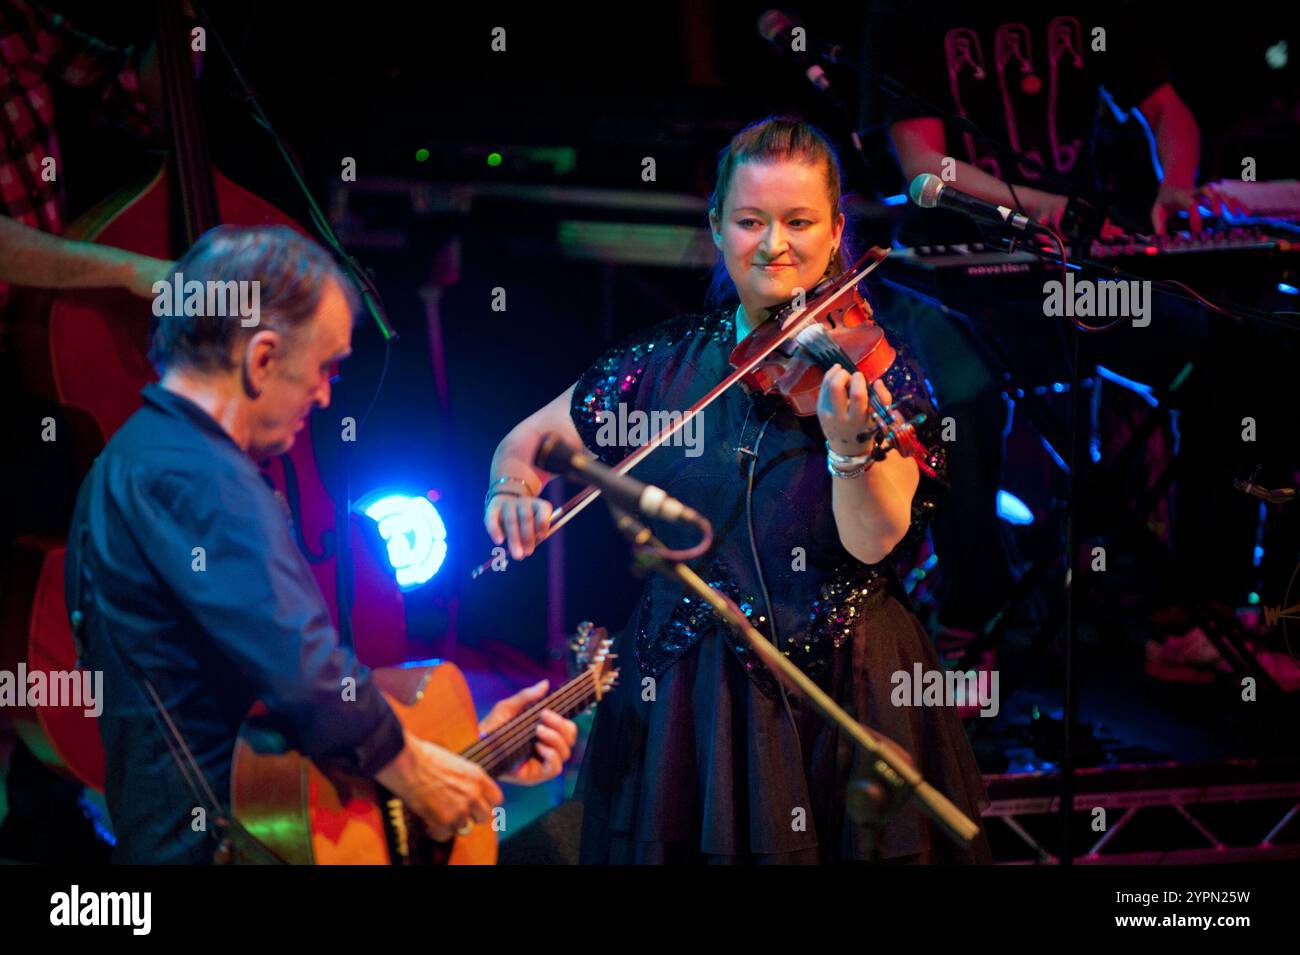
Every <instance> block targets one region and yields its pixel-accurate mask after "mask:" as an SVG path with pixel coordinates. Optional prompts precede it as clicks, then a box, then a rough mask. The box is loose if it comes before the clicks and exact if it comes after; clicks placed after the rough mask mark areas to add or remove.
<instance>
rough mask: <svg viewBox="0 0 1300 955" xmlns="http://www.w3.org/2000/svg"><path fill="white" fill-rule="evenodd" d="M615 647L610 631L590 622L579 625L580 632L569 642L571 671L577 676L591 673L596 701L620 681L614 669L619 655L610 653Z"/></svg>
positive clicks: (586, 621)
mask: <svg viewBox="0 0 1300 955" xmlns="http://www.w3.org/2000/svg"><path fill="white" fill-rule="evenodd" d="M613 646H614V641H613V640H612V639H611V638H610V636H609V631H607V630H606V629H605V628H604V627H597V626H596V625H595V624H593V623H592V622H591V621H590V620H584V621H583V622H582V623H580V624H578V632H577V633H576V634H575V635H574V636H573V638H572V639H570V640H569V650H570V652H571V653H572V655H573V656H572V659H571V661H570V669H571V671H572V672H573V673H575V674H576V673H581V672H582V671H583V670H587V671H590V672H591V674H592V676H593V678H594V684H593V685H594V687H595V694H596V700H599V699H600V698H601V697H602V696H604V694H605V692H606V691H607V690H609V689H610V687H612V686H613V685H614V681H615V680H617V679H618V670H616V669H615V668H614V660H615V659H617V657H618V655H617V654H615V653H611V652H610V650H611V648H612V647H613Z"/></svg>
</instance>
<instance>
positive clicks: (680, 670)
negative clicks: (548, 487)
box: [484, 118, 988, 863]
mask: <svg viewBox="0 0 1300 955" xmlns="http://www.w3.org/2000/svg"><path fill="white" fill-rule="evenodd" d="M709 225H710V227H711V230H712V234H713V241H714V244H715V245H716V246H717V248H718V250H719V252H720V256H719V263H718V266H717V268H716V269H715V281H714V292H713V294H712V296H711V297H712V298H713V300H714V301H715V302H716V303H717V307H715V308H713V309H712V310H711V311H708V312H706V313H705V314H702V315H685V316H679V317H677V318H674V319H671V320H669V321H666V322H664V323H662V324H660V325H658V326H656V327H653V328H651V329H648V330H646V331H644V332H642V333H640V334H637V335H636V336H634V337H633V338H632V340H630V341H627V342H624V343H623V344H621V345H619V346H617V347H615V348H613V349H611V350H609V351H608V352H606V353H605V354H604V355H603V356H601V357H600V358H599V359H598V360H597V361H596V363H595V364H594V365H592V366H591V368H589V369H588V370H587V371H586V373H584V374H583V375H582V377H581V378H580V379H579V380H578V381H577V383H576V384H574V385H573V386H572V387H571V388H569V389H568V390H567V391H565V392H564V393H563V394H561V395H560V396H558V397H557V398H556V399H555V400H554V401H552V402H550V403H549V404H548V405H546V406H545V407H544V408H542V409H540V410H538V411H537V412H535V413H534V414H532V415H530V416H529V417H528V418H526V419H524V420H523V421H522V422H520V423H519V424H518V425H517V426H516V427H515V428H514V429H512V430H511V431H510V433H509V434H507V435H506V437H505V438H504V440H502V442H501V444H500V445H499V446H498V448H497V451H496V454H495V455H494V457H493V460H492V471H491V476H490V485H489V491H488V494H489V497H488V500H487V507H486V514H485V519H484V520H485V524H486V526H487V530H488V533H489V535H490V536H491V537H492V540H493V541H494V542H495V543H497V544H498V545H501V544H505V545H506V546H508V548H509V552H510V554H511V556H512V557H513V558H515V559H521V558H523V557H526V556H528V555H529V554H531V553H532V552H533V550H534V549H535V548H536V546H537V543H538V539H539V537H540V536H541V535H543V534H544V533H545V532H546V529H547V527H548V522H549V518H550V513H551V508H550V505H549V503H548V502H547V501H545V500H543V499H542V498H541V497H539V494H540V491H541V488H542V486H543V485H544V484H545V483H546V482H547V481H549V480H550V479H551V478H552V477H553V475H551V474H548V473H546V472H543V471H540V470H539V469H538V468H536V467H535V466H534V465H533V463H532V462H533V460H534V457H535V454H536V451H537V447H538V444H539V443H540V441H541V438H542V436H543V435H544V434H545V433H546V432H548V431H551V432H556V433H558V434H560V435H561V436H563V437H565V438H566V439H567V440H568V441H569V442H570V443H571V444H573V445H575V446H576V445H578V444H582V445H585V446H586V447H587V448H588V449H589V450H590V451H591V452H592V453H593V454H596V455H598V456H599V458H600V459H601V460H602V461H604V462H605V463H606V464H609V465H614V464H617V463H618V462H619V461H620V460H622V459H623V458H624V457H626V456H627V455H628V454H629V453H631V452H632V451H633V450H635V448H632V447H625V446H622V445H619V444H617V443H614V441H615V440H617V439H619V438H620V437H622V438H624V439H626V437H627V436H626V435H621V436H620V435H619V434H618V433H617V432H618V429H614V428H609V427H605V428H602V427H601V425H602V423H603V422H606V421H608V420H609V416H611V415H612V416H614V418H615V420H618V419H619V411H620V409H619V405H620V404H623V405H625V408H624V409H623V410H624V413H625V414H626V413H628V412H632V411H641V412H645V413H646V416H647V418H649V419H650V420H654V419H653V413H654V412H656V411H659V412H665V411H674V410H677V411H680V410H683V409H685V408H688V407H690V406H691V405H692V403H693V402H695V401H696V400H697V399H698V398H699V397H700V396H701V395H703V394H705V393H706V392H707V391H708V390H709V389H710V388H712V387H713V386H714V385H716V384H717V383H718V382H719V381H720V380H721V379H722V378H724V377H725V376H726V375H727V374H728V373H729V372H730V371H731V370H732V368H731V365H730V362H729V358H730V356H731V353H732V350H733V349H734V348H735V346H736V345H737V343H738V342H740V341H741V340H742V339H744V338H745V337H746V336H747V335H748V334H750V333H751V332H753V331H754V330H755V329H757V328H758V327H759V326H761V325H762V324H763V322H764V321H765V320H766V319H767V318H768V317H769V310H771V309H773V308H774V307H776V306H779V305H781V304H783V303H785V302H787V301H789V300H790V299H791V297H792V296H794V295H795V294H796V292H797V291H798V290H801V289H802V290H811V289H813V287H814V286H816V285H817V284H818V283H819V282H820V281H822V279H823V278H825V277H827V276H833V275H836V274H838V273H841V272H843V271H844V270H845V268H846V262H848V261H851V260H850V259H848V257H847V255H846V250H845V248H844V238H845V236H844V214H843V212H842V211H841V175H840V166H839V161H838V158H837V157H836V155H835V152H834V149H833V147H832V146H831V145H830V143H829V142H828V141H827V140H826V138H825V136H824V135H823V134H822V133H821V132H819V131H818V130H816V129H815V128H813V127H812V126H810V125H807V124H805V123H803V122H800V121H798V120H793V119H785V118H769V119H767V120H764V121H762V122H759V123H756V124H754V125H752V126H750V127H748V128H746V129H744V130H742V131H741V132H740V133H738V134H737V135H736V136H735V138H734V139H733V140H732V141H731V143H730V145H729V146H728V147H727V148H726V149H725V150H723V152H722V153H721V154H720V156H719V162H718V170H717V188H716V190H715V192H714V195H713V197H712V201H711V203H710V212H709ZM810 297H811V296H810ZM872 387H874V388H876V389H877V392H876V393H877V394H878V395H879V396H880V397H881V398H882V399H883V400H884V401H885V402H886V403H891V402H897V403H898V405H899V407H900V409H901V410H902V411H903V412H904V413H905V414H906V415H908V416H909V417H912V416H915V415H917V414H920V413H923V414H925V415H926V418H925V420H924V421H923V422H922V423H920V424H918V425H917V428H916V436H917V437H918V438H919V439H920V441H921V443H922V444H923V445H924V446H925V447H926V448H928V449H929V450H928V451H926V452H925V459H924V464H925V469H924V470H925V471H928V472H929V474H926V473H923V469H922V468H919V467H918V462H917V460H916V459H915V457H906V456H904V455H902V454H900V453H899V451H898V450H893V449H891V450H888V452H887V453H885V454H883V455H881V454H877V455H875V456H872V454H871V452H872V450H873V449H874V448H876V447H877V445H876V444H875V442H874V439H873V436H874V435H875V434H876V433H877V430H878V427H877V426H878V425H879V423H880V420H879V418H878V417H876V416H874V415H873V414H872V411H871V408H870V406H869V401H868V399H869V392H868V388H872ZM699 427H700V429H701V433H702V436H703V440H702V441H699V442H691V444H690V445H689V446H686V447H673V446H671V445H665V446H664V447H661V448H658V449H657V450H655V451H654V452H653V453H652V454H651V455H650V456H649V457H648V458H647V459H646V460H645V461H643V462H642V463H641V464H639V465H638V466H637V468H636V471H635V476H636V477H638V478H639V479H641V480H644V481H648V482H650V483H653V484H657V485H659V486H660V487H662V488H664V490H666V491H667V492H668V493H669V494H671V495H672V496H674V497H676V498H677V499H678V500H681V501H683V502H684V503H686V504H688V505H689V506H691V507H693V508H695V509H696V510H697V511H699V512H701V513H703V514H704V515H705V516H706V517H708V518H709V520H710V521H712V523H713V526H714V530H715V533H716V538H715V542H714V546H713V548H712V550H711V551H709V553H708V554H706V555H705V556H704V557H702V558H700V559H699V560H697V561H695V562H694V566H695V569H696V570H697V571H699V572H700V573H701V575H702V576H703V577H704V578H705V579H706V580H707V581H708V582H709V583H710V584H712V585H714V586H715V587H717V588H719V589H721V590H722V591H723V592H725V593H726V594H728V595H729V596H730V597H731V598H732V599H733V600H735V602H736V603H737V604H738V605H739V606H740V608H741V609H742V610H743V611H744V612H745V614H746V615H747V616H748V617H749V619H750V621H751V623H753V625H754V626H755V627H756V628H757V629H758V630H759V631H760V632H761V633H762V634H763V635H764V636H765V637H767V638H768V639H770V640H772V641H773V642H774V643H775V644H776V646H777V647H778V648H779V649H780V650H782V652H784V653H785V654H786V655H787V656H788V657H789V658H790V659H791V660H792V661H793V662H794V663H795V664H796V665H798V666H799V667H800V668H802V669H803V670H804V671H805V672H806V673H807V674H808V675H809V676H811V677H812V678H813V679H814V680H816V681H817V682H818V683H819V684H820V685H821V686H822V687H823V688H824V689H826V690H827V692H829V693H830V694H831V695H832V696H833V697H834V698H835V699H836V700H837V701H838V702H839V703H840V705H841V706H843V707H844V708H845V709H846V710H848V712H849V713H850V714H852V715H853V716H854V717H855V718H856V719H857V720H858V721H859V722H861V723H863V724H864V725H866V726H867V727H868V728H870V729H873V730H876V731H878V732H880V733H883V734H884V735H885V736H887V737H889V738H890V739H891V740H893V741H894V742H896V743H897V744H899V746H901V747H902V749H903V750H904V751H905V752H906V754H907V755H908V757H909V758H910V759H911V760H912V761H913V763H914V764H915V765H916V767H917V768H918V770H919V771H920V772H921V774H922V775H923V776H924V777H925V778H926V779H927V780H928V781H929V782H930V783H931V784H932V785H934V786H935V787H936V788H937V789H938V790H939V791H940V792H942V793H943V794H944V795H946V796H947V797H948V798H949V799H951V800H952V801H953V802H954V803H955V804H956V805H957V807H958V808H959V809H961V810H962V811H963V812H965V813H966V814H967V815H968V816H970V817H971V818H972V819H975V820H976V821H978V818H979V803H980V801H981V800H982V799H983V798H984V792H983V787H982V783H981V779H980V775H979V770H978V768H977V766H976V764H975V760H974V756H973V754H972V752H971V749H970V745H969V743H968V741H967V739H966V736H965V732H964V730H963V728H962V725H961V722H960V720H959V719H958V717H957V715H956V711H955V709H954V708H953V707H952V706H917V707H913V706H910V705H902V704H905V703H906V704H910V703H911V702H912V697H911V694H910V692H909V693H908V694H906V697H905V698H904V697H903V695H902V694H900V693H897V692H895V685H896V683H897V682H898V680H900V679H901V677H900V678H896V677H895V674H899V673H902V674H905V675H906V677H907V679H908V680H911V679H912V678H913V677H914V670H913V665H914V664H916V663H920V664H921V666H922V668H923V669H924V670H927V671H937V670H939V669H940V664H939V661H938V659H937V657H936V655H935V653H934V651H933V649H932V647H931V645H930V643H929V641H928V639H927V637H926V634H925V631H924V630H923V629H922V627H921V626H920V624H919V622H918V621H917V620H916V618H915V617H914V616H913V615H912V613H911V612H910V610H909V609H908V604H907V597H906V595H905V593H904V590H903V588H902V585H901V582H900V579H899V571H898V569H897V568H896V563H897V562H899V561H902V560H906V559H908V557H909V556H911V555H913V553H914V551H915V545H916V543H917V540H918V538H919V537H920V535H921V534H923V533H924V524H925V523H926V521H927V520H928V519H929V516H930V514H931V512H932V510H933V509H934V507H935V506H936V502H937V500H938V498H939V496H940V495H941V494H942V491H943V481H944V479H945V476H946V467H945V455H944V451H943V446H942V442H941V441H940V440H939V439H938V428H939V423H938V420H937V415H936V414H935V412H934V408H933V407H932V406H931V405H930V400H929V397H928V395H927V394H926V391H925V385H924V379H923V377H922V374H921V372H920V370H919V369H918V368H917V366H916V365H915V363H914V362H913V361H911V360H910V359H909V358H908V357H907V353H906V351H905V350H903V349H900V350H899V352H898V354H897V357H896V358H895V360H894V361H893V363H892V364H891V365H890V367H889V368H888V370H887V371H886V372H885V374H884V375H883V376H881V379H880V380H878V381H877V382H875V383H869V382H868V381H867V379H866V377H864V375H863V374H862V373H861V372H859V371H856V370H854V369H853V368H844V367H842V366H839V365H836V366H835V367H833V368H832V369H831V370H829V371H828V372H826V374H825V377H824V379H823V381H822V384H821V388H820V393H819V395H818V402H817V413H816V415H815V416H804V417H800V416H797V415H796V414H795V413H794V412H793V410H792V409H791V407H790V406H789V405H788V404H787V402H786V401H785V400H784V399H783V398H782V397H781V396H780V395H771V394H761V393H758V392H757V391H750V390H747V389H745V388H742V387H740V386H736V387H732V388H730V389H728V390H727V391H725V392H724V393H723V394H722V395H721V397H719V398H718V400H716V401H715V402H714V403H713V404H711V405H709V406H708V407H707V408H706V409H705V411H704V412H702V421H701V422H700V423H699ZM611 434H613V435H614V438H613V440H611ZM885 447H889V445H886V446H885ZM930 475H933V476H930ZM656 531H657V532H658V533H659V534H660V536H661V537H662V538H663V539H664V542H665V543H666V544H668V545H669V546H674V547H685V546H689V544H691V543H694V541H695V539H697V538H696V536H695V535H696V532H695V531H694V530H693V529H690V530H688V529H680V530H678V527H677V525H673V526H668V527H662V528H658V527H657V528H656ZM614 650H615V652H617V653H619V654H620V655H621V659H622V660H623V662H624V674H625V676H624V678H623V679H622V681H621V682H620V684H619V685H618V687H617V688H616V689H615V690H614V691H613V693H612V694H611V695H610V696H608V697H606V698H605V700H604V702H602V704H601V706H600V707H599V709H598V711H597V714H596V718H595V723H594V726H593V729H592V735H591V739H590V742H589V744H588V749H587V755H586V759H585V761H584V764H583V767H582V771H581V775H580V778H579V781H578V797H579V798H580V799H581V800H582V802H583V805H584V812H583V831H582V848H581V860H582V861H583V862H593V863H634V862H635V863H661V862H696V861H708V862H814V863H815V862H830V861H840V860H869V859H872V858H878V859H879V860H881V861H886V862H941V861H962V862H981V861H988V849H987V843H986V842H985V841H984V838H983V836H982V835H980V836H979V837H978V839H977V842H976V843H974V844H973V846H972V847H971V848H969V849H966V850H957V849H955V848H954V846H953V844H952V843H950V842H949V841H948V840H947V839H946V838H945V837H944V836H943V834H942V833H940V832H939V831H938V830H937V829H936V828H935V827H933V825H932V824H931V823H930V822H929V821H928V819H926V818H925V817H923V816H922V815H921V813H920V812H919V810H918V809H917V808H916V807H915V805H914V804H909V805H905V806H903V807H902V808H901V809H900V810H899V811H898V812H896V813H894V814H893V815H892V816H891V817H890V818H889V819H888V820H887V821H886V823H885V824H884V825H883V826H881V827H879V829H878V833H877V835H876V836H874V837H869V836H868V835H867V834H866V833H865V832H864V831H863V830H861V829H860V828H859V827H858V826H857V825H856V824H855V823H854V822H853V820H852V819H851V818H850V817H849V814H848V813H847V812H846V789H847V787H848V786H849V784H850V783H851V782H852V781H854V780H855V779H858V778H861V774H862V766H861V765H860V764H859V757H858V756H857V752H856V750H855V747H854V746H853V745H852V744H851V743H850V742H849V741H848V740H847V739H846V738H842V735H841V734H840V733H839V731H838V730H837V729H835V728H834V727H833V726H832V725H831V724H830V723H828V722H827V721H825V720H824V719H823V718H822V717H821V716H820V715H818V714H817V713H815V712H813V711H812V710H811V708H810V707H809V706H807V705H806V704H805V703H804V701H803V700H802V699H801V698H799V697H798V696H796V695H794V694H787V692H786V691H785V690H784V688H783V687H782V686H781V684H779V683H778V682H777V681H776V679H775V678H774V677H773V676H772V674H771V673H770V672H769V671H768V670H767V668H766V667H765V666H764V665H763V664H762V663H761V662H760V661H758V660H756V659H755V658H754V656H753V654H752V652H751V651H749V650H748V649H747V648H746V646H745V645H744V643H743V641H742V639H741V638H739V637H738V636H736V635H734V634H733V633H732V632H731V631H730V630H729V629H728V628H727V627H726V626H724V625H723V624H722V623H721V621H720V620H719V619H718V618H717V617H715V616H714V614H713V613H712V611H711V610H710V609H708V608H707V607H704V606H701V605H700V604H699V603H698V602H697V600H696V599H695V598H694V597H689V596H684V595H683V592H682V591H681V590H680V588H679V587H678V585H677V584H675V583H673V582H671V581H669V580H667V579H664V578H662V577H659V576H652V577H651V578H650V579H648V580H647V582H646V585H645V590H644V593H643V595H642V599H641V602H640V604H639V606H638V608H637V610H636V612H635V613H634V614H633V616H632V619H631V620H630V621H629V623H628V625H627V627H626V628H625V629H624V630H623V632H622V633H620V634H619V635H618V636H617V638H616V642H615V647H614ZM632 661H635V667H634V666H633V665H632ZM895 699H897V700H898V701H899V705H895V703H894V700H895Z"/></svg>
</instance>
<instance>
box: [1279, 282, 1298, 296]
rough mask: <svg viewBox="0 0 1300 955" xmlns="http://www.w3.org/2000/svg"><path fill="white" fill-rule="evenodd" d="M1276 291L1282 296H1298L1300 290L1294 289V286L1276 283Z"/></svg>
mask: <svg viewBox="0 0 1300 955" xmlns="http://www.w3.org/2000/svg"><path fill="white" fill-rule="evenodd" d="M1277 290H1278V291H1279V292H1281V293H1283V294H1284V295H1300V288H1296V287H1295V286H1294V285H1287V284H1286V283H1285V282H1278V283H1277Z"/></svg>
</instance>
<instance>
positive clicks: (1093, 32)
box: [864, 0, 1168, 194]
mask: <svg viewBox="0 0 1300 955" xmlns="http://www.w3.org/2000/svg"><path fill="white" fill-rule="evenodd" d="M1161 6H1163V5H1161V4H1156V5H1151V4H1121V3H1093V4H1070V3H1057V4H1046V3H1024V2H1006V3H995V4H970V3H956V2H949V0H907V2H901V0H877V2H875V3H874V4H873V5H872V9H871V12H870V14H869V16H868V25H867V36H866V42H865V44H864V57H865V58H866V60H867V62H868V64H869V65H870V66H872V67H873V68H874V69H876V70H878V71H881V72H883V73H886V74H888V75H890V76H892V77H893V78H894V79H896V80H898V81H899V82H900V83H901V84H902V85H903V87H904V88H905V89H906V90H907V91H908V92H910V93H912V94H915V95H916V96H918V97H920V98H921V99H922V100H925V101H926V102H927V103H929V104H932V106H937V107H940V108H942V109H945V110H948V111H949V112H952V113H955V114H957V115H959V116H964V117H966V118H967V119H969V120H970V121H972V122H973V123H974V124H975V125H976V126H977V127H978V128H979V129H980V130H981V131H983V132H984V133H985V134H986V135H987V136H988V137H990V138H991V139H992V140H995V141H999V142H1001V143H1005V144H1006V145H1009V146H1011V147H1012V148H1014V149H1016V150H1017V151H1019V152H1021V153H1024V154H1025V155H1027V156H1031V157H1033V158H1035V159H1037V160H1038V161H1039V162H1041V163H1042V165H1043V167H1044V170H1045V174H1044V173H1043V172H1040V171H1038V170H1035V169H1034V168H1033V167H1032V166H1030V165H1028V164H1025V163H1023V162H1020V161H1018V160H1016V159H1014V158H1012V157H1009V156H1007V155H1005V154H1003V153H1002V152H1001V151H1000V150H998V149H997V148H996V147H994V146H992V145H991V144H989V143H987V142H983V141H981V140H980V139H979V138H978V137H976V136H975V135H972V134H971V133H969V132H963V131H962V130H961V129H960V128H958V127H956V126H954V125H953V124H952V123H945V132H946V134H947V143H946V145H947V154H948V155H950V156H953V157H954V158H956V159H958V160H960V161H963V162H967V163H970V164H971V165H973V166H977V167H978V168H980V169H982V170H984V171H985V172H987V173H990V174H991V175H994V176H997V177H999V178H1001V179H1007V180H1010V181H1011V182H1013V183H1015V184H1017V185H1020V184H1025V185H1030V186H1034V187H1037V188H1041V189H1044V190H1046V191H1049V192H1058V193H1063V194H1071V193H1080V192H1082V193H1086V192H1093V191H1095V190H1096V189H1097V174H1096V169H1095V166H1094V163H1093V154H1092V139H1093V133H1094V130H1095V128H1096V122H1097V118H1098V115H1099V110H1101V109H1103V108H1105V107H1104V105H1103V104H1104V100H1103V98H1102V97H1101V96H1100V95H1099V91H1100V90H1101V89H1102V88H1104V89H1105V91H1106V93H1108V94H1109V95H1110V96H1111V97H1112V98H1113V99H1114V101H1115V103H1116V105H1118V106H1119V107H1120V108H1121V109H1124V110H1127V109H1130V108H1132V107H1134V106H1136V105H1137V104H1138V103H1140V102H1142V100H1144V99H1145V98H1146V97H1147V96H1149V95H1150V94H1151V93H1153V92H1154V91H1155V90H1156V89H1157V88H1159V87H1160V86H1161V84H1163V83H1164V82H1165V81H1166V80H1167V79H1168V68H1167V65H1166V63H1165V60H1164V58H1163V56H1162V55H1161V54H1160V52H1159V43H1160V34H1161V30H1160V27H1159V17H1158V16H1157V15H1156V13H1157V12H1158V10H1159V8H1160V7H1161ZM1099 31H1100V32H1099ZM864 100H867V101H870V102H871V103H873V104H874V107H869V108H868V109H869V113H873V114H874V119H875V121H876V122H883V123H885V124H887V125H888V124H892V123H894V122H897V121H899V120H902V119H909V118H915V117H920V116H934V115H937V113H936V112H935V110H934V109H932V108H927V106H925V105H922V104H920V103H917V102H914V101H911V100H907V99H904V98H901V97H893V96H891V95H889V94H888V93H886V92H884V91H882V90H879V88H878V87H877V85H876V84H875V83H874V81H872V80H871V79H870V78H868V79H867V80H866V88H865V89H864Z"/></svg>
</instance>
